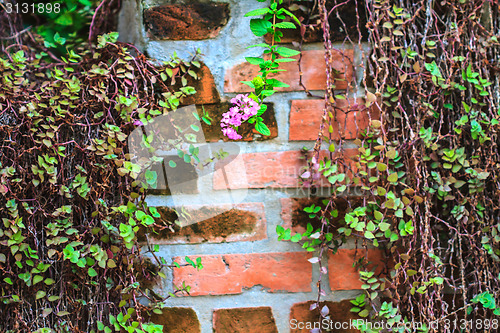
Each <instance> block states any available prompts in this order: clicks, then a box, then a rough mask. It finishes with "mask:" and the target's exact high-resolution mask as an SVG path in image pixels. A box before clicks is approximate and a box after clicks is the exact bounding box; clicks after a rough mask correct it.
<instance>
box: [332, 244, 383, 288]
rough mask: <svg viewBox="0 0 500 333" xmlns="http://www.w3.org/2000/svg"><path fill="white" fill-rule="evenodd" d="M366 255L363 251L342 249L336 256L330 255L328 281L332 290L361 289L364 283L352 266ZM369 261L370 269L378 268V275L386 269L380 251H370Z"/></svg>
mask: <svg viewBox="0 0 500 333" xmlns="http://www.w3.org/2000/svg"><path fill="white" fill-rule="evenodd" d="M365 254H366V251H365V250H363V249H358V250H355V249H353V250H347V249H340V250H338V251H337V253H335V254H332V253H331V252H330V253H329V254H328V279H329V281H330V288H331V289H332V290H352V289H361V285H362V284H363V283H362V282H361V281H360V279H359V272H358V270H357V268H355V267H352V265H353V263H354V262H355V261H357V260H359V259H360V258H362V257H364V256H365ZM368 261H369V262H371V263H370V265H369V266H368V268H369V269H372V268H373V267H375V266H377V268H376V271H375V273H376V274H379V273H380V272H381V271H382V270H383V269H384V267H385V263H386V260H385V259H384V255H383V253H382V251H381V250H378V249H369V250H368Z"/></svg>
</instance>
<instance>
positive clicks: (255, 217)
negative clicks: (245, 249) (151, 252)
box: [149, 203, 267, 244]
mask: <svg viewBox="0 0 500 333" xmlns="http://www.w3.org/2000/svg"><path fill="white" fill-rule="evenodd" d="M157 209H158V212H159V213H160V214H161V216H162V217H161V218H160V220H161V221H164V222H166V223H165V225H169V224H171V222H172V221H174V220H176V219H177V215H176V214H175V213H174V212H173V210H172V209H170V208H168V207H158V208H157ZM184 209H185V210H186V212H187V213H188V214H190V215H191V217H192V218H193V219H196V220H199V221H201V222H198V223H195V224H191V225H187V226H185V227H183V228H180V227H179V226H177V225H175V226H174V227H173V228H174V230H170V229H169V228H165V229H163V230H155V231H156V233H153V232H149V239H150V242H151V243H154V244H186V243H190V244H195V243H223V242H241V241H256V240H262V239H266V238H267V234H266V217H265V213H264V205H263V204H262V203H240V204H237V205H230V204H226V205H217V206H202V205H190V206H184ZM161 221H159V222H161Z"/></svg>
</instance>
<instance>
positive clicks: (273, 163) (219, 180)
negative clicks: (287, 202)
mask: <svg viewBox="0 0 500 333" xmlns="http://www.w3.org/2000/svg"><path fill="white" fill-rule="evenodd" d="M356 153H357V149H347V150H346V151H345V155H346V156H347V157H346V160H347V163H351V164H354V163H353V162H352V161H351V160H350V157H352V156H354V155H355V154H356ZM303 156H304V154H302V153H301V152H300V151H284V152H268V153H249V154H243V155H242V158H243V162H244V164H245V171H246V180H245V177H242V176H241V172H242V171H241V170H239V169H237V168H228V167H224V168H221V165H223V164H222V163H223V161H221V162H218V163H217V164H216V169H217V170H216V171H215V173H214V178H213V183H214V185H213V186H214V189H216V190H221V189H227V188H229V189H238V188H266V187H274V188H287V187H299V186H300V184H299V176H300V174H301V168H302V167H304V166H306V163H307V162H306V159H304V158H302V159H301V157H303ZM323 156H324V155H323ZM226 179H227V183H226Z"/></svg>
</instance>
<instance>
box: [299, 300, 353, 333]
mask: <svg viewBox="0 0 500 333" xmlns="http://www.w3.org/2000/svg"><path fill="white" fill-rule="evenodd" d="M314 303H315V302H314V301H309V302H303V303H296V304H294V305H293V306H292V309H291V310H290V332H291V333H309V332H310V331H311V330H312V329H314V328H322V329H323V331H328V332H343V333H355V332H359V330H356V329H354V328H351V326H350V323H351V322H352V320H354V319H359V318H360V317H358V316H357V315H356V314H355V313H353V312H351V308H352V304H351V302H349V301H348V300H345V301H341V302H321V303H320V305H319V307H317V308H315V309H313V310H310V308H311V305H312V304H314ZM325 305H326V306H327V307H328V309H329V314H328V315H329V316H330V319H329V320H325V319H323V321H320V320H319V318H320V310H321V309H322V308H323V307H324V306H325Z"/></svg>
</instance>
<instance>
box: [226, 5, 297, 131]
mask: <svg viewBox="0 0 500 333" xmlns="http://www.w3.org/2000/svg"><path fill="white" fill-rule="evenodd" d="M257 1H259V2H264V1H265V0H257ZM282 3H283V0H271V4H270V6H269V7H266V8H259V9H255V10H252V11H250V12H248V13H246V14H245V16H246V17H249V16H252V17H253V16H262V15H263V18H253V19H251V20H250V30H252V33H253V34H254V35H255V36H258V37H262V36H264V35H266V34H270V35H271V44H267V43H261V44H256V45H251V46H249V47H248V48H252V47H263V48H264V49H265V50H264V52H263V56H262V57H246V58H245V59H246V60H247V61H248V62H249V63H250V64H252V65H257V66H259V68H260V70H259V74H258V75H257V76H255V77H254V78H253V80H252V81H242V83H244V84H246V85H248V86H250V87H251V88H252V89H253V90H254V91H253V92H251V93H250V94H248V95H243V94H240V95H238V96H236V97H235V98H233V99H231V103H233V104H234V106H233V107H232V108H230V110H229V111H228V112H226V113H224V114H223V118H222V120H221V128H222V132H223V133H224V135H225V136H227V137H228V138H229V139H232V140H238V139H241V135H239V134H238V127H239V126H241V124H242V123H244V122H246V121H248V122H249V123H250V124H255V129H256V130H257V132H259V133H260V134H262V135H270V134H271V131H270V130H269V128H268V127H267V125H266V124H264V120H263V119H262V117H261V116H262V115H263V114H264V112H266V110H267V105H266V104H264V100H265V99H266V98H267V97H269V96H271V95H273V94H274V93H275V92H276V91H275V90H274V88H280V87H289V85H288V84H286V83H284V82H281V81H279V80H277V79H275V78H271V77H270V76H271V75H272V74H276V73H278V72H283V71H285V69H280V68H279V65H280V63H283V62H291V61H295V60H296V59H293V58H291V57H293V56H297V55H299V54H300V52H299V51H296V50H293V49H290V48H287V47H283V46H277V45H275V44H276V43H277V42H279V41H281V37H283V33H282V32H281V31H279V30H278V29H295V28H296V24H298V25H300V21H299V20H298V19H297V17H295V15H293V14H292V13H291V12H290V11H288V10H287V9H285V8H278V6H279V5H281V4H282ZM290 19H291V20H293V21H295V23H296V24H295V23H293V22H290ZM278 20H280V22H277V21H278Z"/></svg>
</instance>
